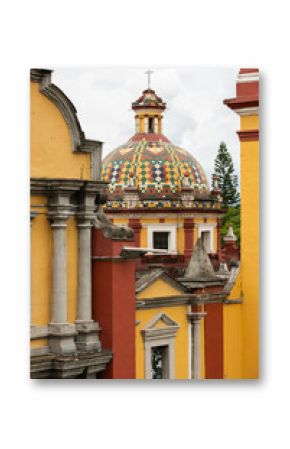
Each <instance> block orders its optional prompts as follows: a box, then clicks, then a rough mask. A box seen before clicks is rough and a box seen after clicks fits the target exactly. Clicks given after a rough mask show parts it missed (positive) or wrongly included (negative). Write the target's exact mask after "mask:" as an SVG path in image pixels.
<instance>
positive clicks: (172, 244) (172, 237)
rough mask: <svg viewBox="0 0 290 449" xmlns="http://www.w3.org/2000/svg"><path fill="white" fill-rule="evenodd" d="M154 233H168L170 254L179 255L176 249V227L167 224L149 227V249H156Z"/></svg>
mask: <svg viewBox="0 0 290 449" xmlns="http://www.w3.org/2000/svg"><path fill="white" fill-rule="evenodd" d="M154 232H168V233H169V236H168V254H177V247H176V243H177V242H176V226H175V225H168V224H167V223H165V224H163V223H160V224H154V225H152V226H148V230H147V237H148V245H147V246H148V248H150V249H154V246H153V245H154V239H153V233H154Z"/></svg>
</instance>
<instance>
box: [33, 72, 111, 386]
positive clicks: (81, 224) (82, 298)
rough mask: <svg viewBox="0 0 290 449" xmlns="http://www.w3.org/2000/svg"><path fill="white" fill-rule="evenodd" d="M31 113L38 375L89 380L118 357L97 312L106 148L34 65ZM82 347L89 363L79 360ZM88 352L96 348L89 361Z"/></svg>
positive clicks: (35, 371) (47, 74)
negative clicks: (94, 257)
mask: <svg viewBox="0 0 290 449" xmlns="http://www.w3.org/2000/svg"><path fill="white" fill-rule="evenodd" d="M30 112H31V119H30V126H31V151H30V176H31V178H30V180H31V181H30V186H31V204H30V210H31V212H30V217H31V343H30V344H31V377H32V378H34V377H37V378H39V377H44V378H45V377H61V378H69V377H73V378H75V377H78V376H83V377H90V376H93V375H95V373H96V372H98V367H97V366H98V365H100V360H101V359H102V357H103V360H102V365H104V362H105V364H106V363H107V362H108V361H109V360H110V358H111V355H110V354H109V353H106V352H102V351H101V345H100V341H99V336H98V334H99V327H98V323H96V322H94V321H93V320H92V310H91V309H92V304H91V267H90V264H91V260H90V257H91V255H90V254H91V243H90V242H91V240H90V239H91V237H90V234H91V228H92V221H93V219H94V213H95V210H96V208H97V204H98V199H99V198H100V197H101V195H102V192H103V191H104V189H105V186H104V184H103V183H102V182H101V181H100V164H101V147H102V145H101V143H100V142H97V141H90V140H87V139H86V138H85V135H84V133H83V131H82V130H81V127H80V124H79V121H78V118H77V115H76V110H75V108H74V106H73V104H72V103H71V102H70V100H69V99H68V98H67V97H66V96H65V95H64V94H63V92H62V91H61V90H60V89H58V87H57V86H55V85H54V84H52V82H51V70H43V69H32V70H31V83H30ZM77 351H82V353H83V354H84V355H83V361H82V363H78V362H77V361H76V359H75V358H73V357H72V355H73V354H75V353H76V352H77ZM86 351H93V352H95V356H94V357H93V358H92V359H91V360H90V361H89V358H88V357H87V356H86V355H85V352H86ZM102 354H103V355H102ZM59 357H63V358H62V361H60V360H59V359H58V358H59ZM102 369H104V367H102Z"/></svg>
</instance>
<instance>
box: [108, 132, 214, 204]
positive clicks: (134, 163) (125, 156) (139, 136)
mask: <svg viewBox="0 0 290 449" xmlns="http://www.w3.org/2000/svg"><path fill="white" fill-rule="evenodd" d="M186 177H187V178H188V181H187V184H188V186H189V187H192V188H193V189H194V190H195V191H198V193H199V194H202V193H208V191H209V187H208V182H207V179H206V175H205V173H204V170H203V168H202V167H201V165H200V164H199V163H198V161H197V160H196V159H195V158H194V157H193V156H192V155H191V154H190V153H189V152H188V151H186V150H184V149H183V148H180V147H178V146H176V145H173V144H172V143H171V142H170V141H169V140H168V139H167V138H166V137H165V136H164V135H162V134H145V133H136V134H135V135H134V136H133V137H131V139H130V140H129V141H128V142H127V143H125V144H124V145H121V146H119V147H118V148H116V149H115V150H113V151H112V152H111V153H110V154H108V156H107V157H106V158H105V159H104V162H103V180H104V181H107V182H109V193H110V196H111V197H112V196H116V197H118V196H119V195H120V194H121V192H122V191H123V190H124V189H125V188H126V187H128V186H130V185H131V186H134V187H137V188H138V189H139V190H140V192H141V193H142V194H143V197H144V195H145V196H146V195H148V196H150V197H162V196H163V195H165V196H176V194H178V193H179V192H180V190H181V188H182V186H183V183H184V179H185V178H186ZM130 178H131V179H130Z"/></svg>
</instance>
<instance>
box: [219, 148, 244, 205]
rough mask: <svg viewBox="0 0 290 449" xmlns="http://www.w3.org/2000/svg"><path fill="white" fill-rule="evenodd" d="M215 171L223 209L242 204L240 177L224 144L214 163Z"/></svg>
mask: <svg viewBox="0 0 290 449" xmlns="http://www.w3.org/2000/svg"><path fill="white" fill-rule="evenodd" d="M214 171H215V174H216V175H217V176H218V186H219V188H220V189H221V194H222V198H223V207H224V208H228V207H233V206H237V205H238V204H239V202H240V195H239V192H238V177H237V175H235V170H234V164H233V159H232V156H231V155H230V153H229V151H228V149H227V146H226V144H225V143H224V142H221V144H220V147H219V149H218V153H217V156H216V158H215V161H214Z"/></svg>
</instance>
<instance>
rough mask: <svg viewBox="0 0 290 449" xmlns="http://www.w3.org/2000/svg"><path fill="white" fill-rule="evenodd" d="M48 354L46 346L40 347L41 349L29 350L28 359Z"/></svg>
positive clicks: (48, 350)
mask: <svg viewBox="0 0 290 449" xmlns="http://www.w3.org/2000/svg"><path fill="white" fill-rule="evenodd" d="M49 353H50V349H49V347H48V346H41V348H31V349H30V357H39V356H42V355H48V354H49Z"/></svg>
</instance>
